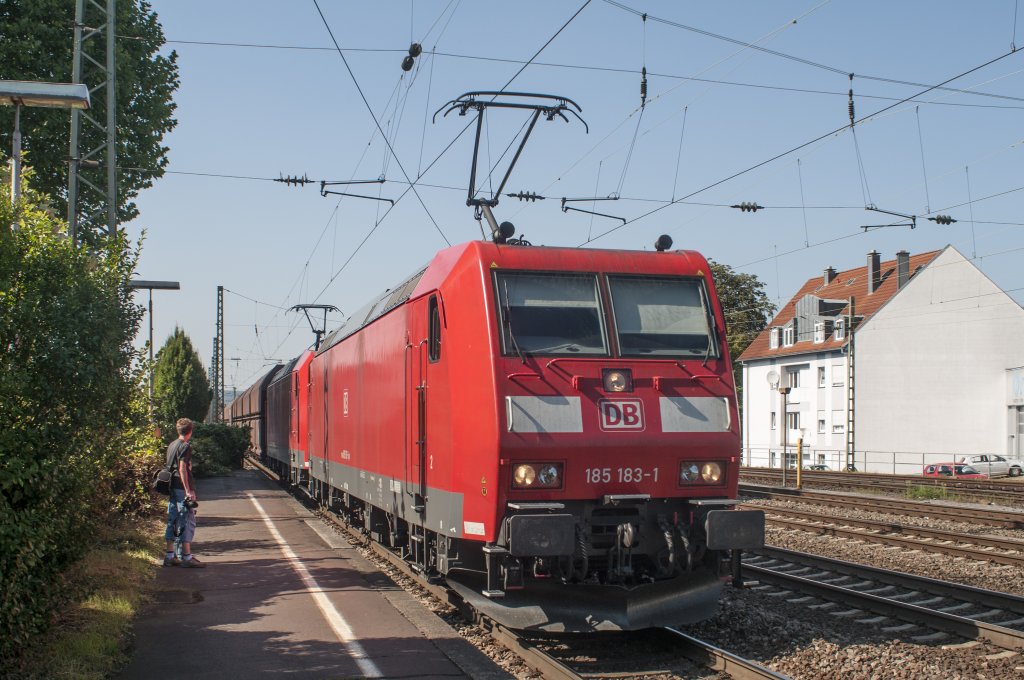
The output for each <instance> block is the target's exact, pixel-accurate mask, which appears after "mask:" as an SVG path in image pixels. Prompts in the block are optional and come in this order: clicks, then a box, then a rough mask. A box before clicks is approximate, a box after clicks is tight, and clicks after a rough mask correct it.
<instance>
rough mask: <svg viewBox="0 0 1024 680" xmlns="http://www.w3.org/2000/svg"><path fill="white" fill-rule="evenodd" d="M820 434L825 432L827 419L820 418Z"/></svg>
mask: <svg viewBox="0 0 1024 680" xmlns="http://www.w3.org/2000/svg"><path fill="white" fill-rule="evenodd" d="M818 434H825V419H824V418H818Z"/></svg>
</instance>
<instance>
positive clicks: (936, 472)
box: [921, 463, 988, 479]
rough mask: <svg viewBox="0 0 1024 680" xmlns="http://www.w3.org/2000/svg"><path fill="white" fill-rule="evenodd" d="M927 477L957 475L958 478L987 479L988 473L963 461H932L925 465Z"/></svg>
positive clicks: (924, 474)
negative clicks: (981, 471) (984, 473)
mask: <svg viewBox="0 0 1024 680" xmlns="http://www.w3.org/2000/svg"><path fill="white" fill-rule="evenodd" d="M921 474H922V475H923V476H925V477H956V478H958V479H987V478H988V476H987V475H983V474H982V473H980V472H978V471H977V470H975V469H974V468H973V467H971V466H970V465H964V464H963V463H932V464H931V465H925V466H924V472H922V473H921Z"/></svg>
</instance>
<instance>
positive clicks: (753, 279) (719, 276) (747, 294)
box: [708, 260, 775, 403]
mask: <svg viewBox="0 0 1024 680" xmlns="http://www.w3.org/2000/svg"><path fill="white" fill-rule="evenodd" d="M708 264H710V265H711V273H712V275H713V276H714V279H715V290H717V291H718V300H719V302H721V304H722V312H723V313H724V314H725V325H726V335H727V336H728V338H729V356H731V357H732V360H733V377H734V378H735V380H736V391H737V392H740V393H742V390H743V384H742V381H741V377H742V370H741V368H740V365H739V363H738V362H737V361H736V359H737V358H738V357H739V355H741V354H743V351H744V350H745V349H746V348H747V346H748V345H750V343H751V342H753V340H754V338H756V337H757V336H758V334H759V333H760V332H761V331H763V330H764V329H765V327H766V326H767V325H768V322H769V321H770V320H771V318H772V315H773V314H774V313H775V305H774V304H772V302H771V300H769V299H768V294H767V293H765V292H764V287H765V284H764V282H763V281H761V280H760V279H758V278H757V276H755V275H754V274H740V273H738V272H736V271H735V270H734V269H733V268H732V267H730V266H729V265H727V264H721V263H719V262H715V261H714V260H711V261H709V263H708ZM741 403H742V400H741Z"/></svg>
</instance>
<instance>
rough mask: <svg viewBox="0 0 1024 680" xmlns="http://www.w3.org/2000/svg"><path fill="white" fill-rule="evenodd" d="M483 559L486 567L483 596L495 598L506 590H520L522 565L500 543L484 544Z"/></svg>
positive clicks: (521, 586)
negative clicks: (485, 585)
mask: <svg viewBox="0 0 1024 680" xmlns="http://www.w3.org/2000/svg"><path fill="white" fill-rule="evenodd" d="M483 553H484V560H485V562H486V567H487V587H486V588H485V589H484V590H483V595H484V597H487V598H490V599H497V598H501V597H505V591H506V590H522V588H523V565H522V562H520V561H519V559H517V558H515V557H512V555H510V554H509V552H508V550H506V549H505V548H503V547H501V546H500V545H485V546H484V547H483Z"/></svg>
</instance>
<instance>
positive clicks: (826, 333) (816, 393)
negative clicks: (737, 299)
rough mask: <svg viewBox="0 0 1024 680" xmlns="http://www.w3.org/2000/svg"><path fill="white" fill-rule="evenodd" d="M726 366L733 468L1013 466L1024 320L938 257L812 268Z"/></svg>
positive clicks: (959, 260) (1022, 405)
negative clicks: (732, 373) (738, 403)
mask: <svg viewBox="0 0 1024 680" xmlns="http://www.w3.org/2000/svg"><path fill="white" fill-rule="evenodd" d="M739 361H740V362H741V363H742V364H743V438H744V463H745V464H747V465H755V466H771V467H780V466H781V465H782V461H783V460H788V461H789V464H790V466H791V467H792V466H795V464H796V450H797V443H798V441H799V442H801V444H802V455H803V457H802V465H803V466H804V467H807V466H809V465H825V466H827V467H828V468H829V469H832V470H842V469H846V467H847V466H848V465H853V466H855V467H856V468H857V469H858V470H862V471H872V472H878V471H887V472H894V473H899V474H918V473H920V472H921V469H922V466H923V465H924V464H926V463H934V462H941V461H947V462H948V461H950V460H954V458H955V459H959V457H960V456H966V455H974V454H986V455H1002V456H1005V457H1011V458H1020V457H1024V308H1021V306H1020V305H1019V304H1018V303H1017V302H1016V301H1014V300H1013V298H1011V297H1010V296H1009V295H1007V294H1006V293H1005V292H1004V291H1002V290H1001V289H1000V288H999V287H998V286H996V285H995V284H994V283H993V282H992V281H991V280H990V279H989V278H988V277H987V276H985V274H984V273H983V272H982V271H981V270H980V269H978V268H977V267H976V266H975V264H974V263H973V262H971V261H970V260H968V259H967V258H965V257H964V256H963V255H961V254H960V252H958V251H957V250H956V249H955V248H953V247H952V246H946V247H945V248H944V249H942V250H938V251H931V252H926V253H919V254H915V255H911V254H910V253H908V252H906V251H900V252H899V253H896V257H895V259H892V260H884V261H883V260H882V259H881V256H880V255H879V253H877V252H875V251H872V252H870V253H868V256H867V264H866V266H863V267H858V268H855V269H847V270H844V271H836V270H835V269H833V268H832V267H829V268H827V269H825V270H824V273H823V275H822V276H816V277H814V278H812V279H808V281H807V282H806V283H805V284H804V285H803V286H802V287H801V288H800V290H799V291H797V293H796V294H795V295H794V296H793V297H792V299H791V300H790V301H789V302H788V303H786V304H785V305H783V307H782V308H781V309H780V310H779V312H778V314H777V315H776V316H775V318H774V319H772V321H771V323H770V324H769V326H768V327H767V328H766V329H765V330H764V331H762V333H761V334H760V335H759V336H758V337H757V338H756V339H755V340H754V341H753V342H752V343H751V344H750V346H749V347H748V348H747V349H746V351H744V352H743V354H742V355H741V356H740V358H739ZM784 451H785V454H784V453H783V452H784Z"/></svg>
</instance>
